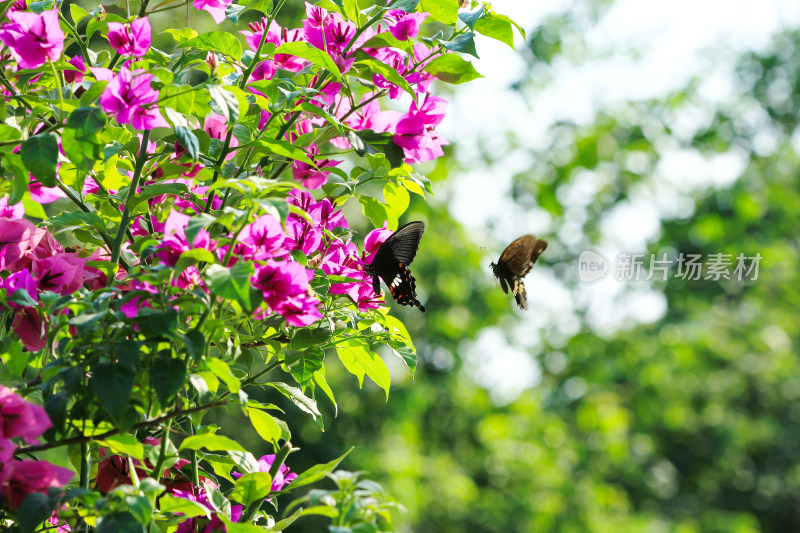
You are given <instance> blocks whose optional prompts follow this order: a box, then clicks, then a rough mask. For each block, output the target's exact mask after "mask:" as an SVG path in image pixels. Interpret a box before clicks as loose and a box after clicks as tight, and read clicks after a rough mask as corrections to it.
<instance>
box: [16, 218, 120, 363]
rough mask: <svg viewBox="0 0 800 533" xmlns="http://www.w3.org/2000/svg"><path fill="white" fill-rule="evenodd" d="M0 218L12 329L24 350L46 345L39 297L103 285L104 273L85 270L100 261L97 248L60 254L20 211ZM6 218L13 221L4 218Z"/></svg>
mask: <svg viewBox="0 0 800 533" xmlns="http://www.w3.org/2000/svg"><path fill="white" fill-rule="evenodd" d="M0 214H5V215H7V216H4V217H0V239H2V244H1V245H0V272H2V271H5V272H8V273H9V274H8V275H7V276H6V277H5V279H2V280H0V289H5V291H6V301H7V302H8V306H9V307H10V309H11V310H12V311H13V314H14V321H13V324H12V328H13V329H14V332H15V333H16V334H17V335H18V336H19V338H20V340H22V342H23V344H24V345H25V347H26V348H27V349H28V350H31V351H37V350H41V349H42V348H43V347H44V346H45V342H46V339H47V331H48V326H47V322H46V321H45V320H43V317H42V315H41V314H40V312H39V310H38V308H37V307H38V302H39V295H40V293H42V292H44V291H50V292H54V293H57V294H62V295H66V294H72V293H73V292H75V291H77V290H78V289H80V288H81V287H83V286H86V287H87V288H96V287H101V286H105V283H106V276H105V274H104V273H103V272H102V271H100V270H98V269H96V268H92V267H89V266H87V262H88V261H90V260H102V259H103V258H101V256H100V253H101V250H97V251H96V252H95V253H94V254H92V255H91V256H89V257H81V256H80V255H78V253H76V252H68V251H65V249H64V247H63V246H62V245H61V244H60V243H59V242H58V241H57V240H56V239H55V238H54V237H53V235H52V234H51V233H50V232H49V231H48V230H47V229H45V228H37V227H36V226H35V225H34V224H33V223H31V222H29V221H28V220H26V219H24V218H21V216H22V214H23V212H22V211H21V210H16V211H13V210H8V209H7V210H6V211H5V213H2V212H0ZM8 215H11V216H13V217H15V218H9V217H8Z"/></svg>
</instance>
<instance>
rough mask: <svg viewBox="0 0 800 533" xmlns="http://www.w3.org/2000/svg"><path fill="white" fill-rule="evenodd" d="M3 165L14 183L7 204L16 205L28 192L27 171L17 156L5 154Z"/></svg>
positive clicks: (28, 180)
mask: <svg viewBox="0 0 800 533" xmlns="http://www.w3.org/2000/svg"><path fill="white" fill-rule="evenodd" d="M3 164H4V165H5V166H6V168H7V169H8V170H10V171H11V173H12V174H13V176H14V181H13V183H12V185H11V196H10V197H9V198H8V204H9V205H14V204H18V203H19V202H20V201H21V200H22V198H23V196H25V193H26V192H27V191H28V184H29V183H30V176H28V169H27V168H25V165H24V164H23V163H22V158H21V157H20V156H19V154H12V153H7V154H5V156H4V158H3ZM26 212H27V211H26Z"/></svg>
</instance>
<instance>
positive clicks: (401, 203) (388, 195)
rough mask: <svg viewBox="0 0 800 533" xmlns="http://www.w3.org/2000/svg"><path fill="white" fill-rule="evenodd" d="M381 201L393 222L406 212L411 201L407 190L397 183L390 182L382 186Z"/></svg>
mask: <svg viewBox="0 0 800 533" xmlns="http://www.w3.org/2000/svg"><path fill="white" fill-rule="evenodd" d="M383 199H384V201H385V202H386V205H387V206H388V207H389V210H390V211H391V214H392V217H393V218H394V219H395V220H398V219H399V218H400V216H401V215H402V214H403V213H405V212H406V209H408V204H409V202H410V201H411V197H410V195H409V194H408V190H407V189H406V188H405V187H403V186H402V185H400V184H399V183H393V182H391V181H390V182H388V183H386V185H384V186H383Z"/></svg>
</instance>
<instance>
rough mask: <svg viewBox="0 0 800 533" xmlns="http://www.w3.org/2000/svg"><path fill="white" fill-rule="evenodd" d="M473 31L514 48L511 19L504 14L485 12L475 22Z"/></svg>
mask: <svg viewBox="0 0 800 533" xmlns="http://www.w3.org/2000/svg"><path fill="white" fill-rule="evenodd" d="M475 31H476V32H478V33H480V34H481V35H485V36H487V37H491V38H492V39H496V40H498V41H500V42H501V43H505V44H507V45H508V46H510V47H511V48H514V30H513V29H512V25H511V21H510V20H509V19H508V17H506V16H504V15H495V14H494V13H487V14H486V15H485V16H483V17H481V18H479V19H478V21H477V22H476V23H475Z"/></svg>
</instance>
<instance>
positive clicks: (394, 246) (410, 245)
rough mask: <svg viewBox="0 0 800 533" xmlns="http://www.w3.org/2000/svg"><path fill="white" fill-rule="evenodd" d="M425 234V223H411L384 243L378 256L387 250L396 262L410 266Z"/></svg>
mask: <svg viewBox="0 0 800 533" xmlns="http://www.w3.org/2000/svg"><path fill="white" fill-rule="evenodd" d="M424 232H425V224H424V223H422V222H419V221H417V222H409V223H408V224H406V225H405V226H403V227H402V228H400V229H398V230H397V231H395V232H394V233H393V234H392V235H391V236H390V237H389V238H388V239H386V241H384V243H383V244H382V245H381V248H380V250H378V254H380V253H381V252H383V251H384V250H386V252H385V253H391V255H392V258H393V259H394V260H396V261H399V262H401V263H403V264H405V265H410V264H411V263H412V262H413V261H414V258H415V257H416V256H417V250H419V241H421V240H422V234H423V233H424ZM376 258H377V255H376Z"/></svg>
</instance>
